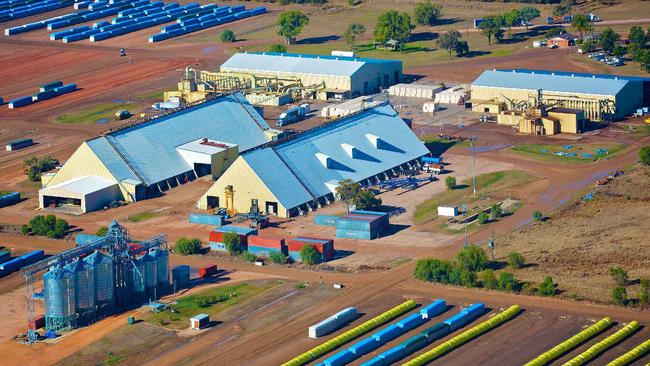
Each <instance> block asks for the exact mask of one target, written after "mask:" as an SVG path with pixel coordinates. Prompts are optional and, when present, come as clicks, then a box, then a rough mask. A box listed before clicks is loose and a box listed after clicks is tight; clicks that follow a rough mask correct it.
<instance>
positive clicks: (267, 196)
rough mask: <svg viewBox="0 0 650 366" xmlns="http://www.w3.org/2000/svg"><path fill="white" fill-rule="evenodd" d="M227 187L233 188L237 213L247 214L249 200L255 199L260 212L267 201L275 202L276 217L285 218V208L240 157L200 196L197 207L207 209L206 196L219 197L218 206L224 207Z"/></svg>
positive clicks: (249, 204) (249, 205)
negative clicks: (276, 208)
mask: <svg viewBox="0 0 650 366" xmlns="http://www.w3.org/2000/svg"><path fill="white" fill-rule="evenodd" d="M228 185H231V186H233V189H234V191H235V194H234V196H233V201H234V202H233V203H234V206H235V207H234V208H235V210H236V211H237V212H248V211H249V210H250V207H251V200H252V199H254V198H256V199H257V200H258V201H259V206H260V209H261V210H264V209H265V204H266V202H267V201H268V202H277V203H278V216H280V217H287V208H286V207H284V206H282V204H281V203H280V202H279V200H278V199H277V198H276V197H275V196H274V195H273V193H271V191H270V190H269V189H268V187H266V185H265V184H264V183H263V182H262V180H261V179H260V178H259V177H258V176H257V174H255V172H254V171H253V169H251V167H250V165H248V163H247V162H246V161H245V160H244V159H243V158H242V157H239V158H237V160H235V162H234V163H233V164H232V165H231V166H230V168H228V170H226V172H225V173H224V174H223V175H222V176H221V177H220V178H219V179H217V181H216V182H214V184H213V185H212V187H210V189H208V191H207V192H206V193H205V194H204V195H203V196H201V199H200V200H199V202H198V203H197V207H198V208H199V209H202V210H206V209H207V208H208V196H214V197H219V205H220V206H221V207H225V206H226V196H225V194H224V189H225V188H226V186H228Z"/></svg>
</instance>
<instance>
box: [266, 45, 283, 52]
mask: <svg viewBox="0 0 650 366" xmlns="http://www.w3.org/2000/svg"><path fill="white" fill-rule="evenodd" d="M269 52H278V53H285V52H287V47H285V46H284V45H283V44H272V45H271V46H270V47H269Z"/></svg>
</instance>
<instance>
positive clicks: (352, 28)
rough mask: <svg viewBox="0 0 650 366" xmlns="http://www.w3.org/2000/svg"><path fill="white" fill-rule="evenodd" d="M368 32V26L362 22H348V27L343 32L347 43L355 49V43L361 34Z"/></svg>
mask: <svg viewBox="0 0 650 366" xmlns="http://www.w3.org/2000/svg"><path fill="white" fill-rule="evenodd" d="M365 32H366V26H365V25H363V24H360V23H352V24H348V28H347V29H346V30H345V33H343V38H345V43H347V45H348V46H350V48H351V49H352V51H354V45H355V42H356V41H357V38H359V36H360V35H362V34H363V33H365Z"/></svg>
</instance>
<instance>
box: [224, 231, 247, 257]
mask: <svg viewBox="0 0 650 366" xmlns="http://www.w3.org/2000/svg"><path fill="white" fill-rule="evenodd" d="M223 244H224V245H225V246H226V251H227V252H228V253H229V254H230V255H238V254H240V253H241V252H242V247H241V239H240V238H239V235H237V233H235V232H234V231H233V232H227V233H223Z"/></svg>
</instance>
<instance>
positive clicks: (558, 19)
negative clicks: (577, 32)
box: [546, 14, 593, 24]
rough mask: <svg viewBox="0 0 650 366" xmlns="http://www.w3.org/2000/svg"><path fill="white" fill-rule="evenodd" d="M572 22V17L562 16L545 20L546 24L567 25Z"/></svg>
mask: <svg viewBox="0 0 650 366" xmlns="http://www.w3.org/2000/svg"><path fill="white" fill-rule="evenodd" d="M592 15H593V14H592ZM572 21H573V15H564V16H562V15H558V16H554V17H547V18H546V23H547V24H568V23H571V22H572Z"/></svg>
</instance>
